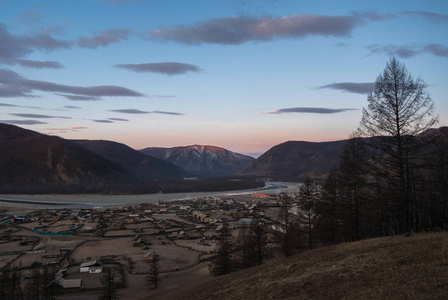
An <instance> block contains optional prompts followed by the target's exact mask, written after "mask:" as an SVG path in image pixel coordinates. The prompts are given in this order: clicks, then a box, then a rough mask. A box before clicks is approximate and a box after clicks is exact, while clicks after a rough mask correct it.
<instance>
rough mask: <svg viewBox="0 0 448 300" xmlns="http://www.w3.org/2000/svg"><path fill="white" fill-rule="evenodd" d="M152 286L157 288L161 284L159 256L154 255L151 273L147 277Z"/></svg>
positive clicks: (150, 264)
mask: <svg viewBox="0 0 448 300" xmlns="http://www.w3.org/2000/svg"><path fill="white" fill-rule="evenodd" d="M147 280H148V283H149V285H150V286H154V288H157V287H158V285H159V283H160V265H159V256H158V255H157V254H156V253H154V255H153V258H152V260H151V261H150V262H149V273H148V277H147Z"/></svg>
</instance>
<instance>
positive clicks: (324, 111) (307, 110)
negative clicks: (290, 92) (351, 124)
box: [260, 107, 357, 115]
mask: <svg viewBox="0 0 448 300" xmlns="http://www.w3.org/2000/svg"><path fill="white" fill-rule="evenodd" d="M350 110H357V109H355V108H336V109H333V108H322V107H292V108H282V109H279V110H275V111H267V112H260V114H276V115H278V114H285V113H309V114H336V113H341V112H346V111H350Z"/></svg>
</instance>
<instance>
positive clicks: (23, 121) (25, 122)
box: [0, 120, 48, 125]
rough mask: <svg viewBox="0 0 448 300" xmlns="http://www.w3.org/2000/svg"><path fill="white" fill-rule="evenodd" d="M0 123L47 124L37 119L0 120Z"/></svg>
mask: <svg viewBox="0 0 448 300" xmlns="http://www.w3.org/2000/svg"><path fill="white" fill-rule="evenodd" d="M0 123H6V124H13V125H39V124H48V123H45V122H41V121H37V120H0Z"/></svg>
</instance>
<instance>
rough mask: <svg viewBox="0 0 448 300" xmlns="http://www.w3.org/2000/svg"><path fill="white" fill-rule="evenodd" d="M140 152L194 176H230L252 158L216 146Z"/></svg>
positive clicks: (151, 149) (152, 148)
mask: <svg viewBox="0 0 448 300" xmlns="http://www.w3.org/2000/svg"><path fill="white" fill-rule="evenodd" d="M140 152H142V153H144V154H147V155H150V156H154V157H157V158H160V159H163V160H166V161H168V162H170V163H172V164H174V165H176V166H179V167H181V168H183V169H184V170H186V171H188V172H189V173H192V174H194V175H196V176H230V175H234V174H236V173H237V172H239V171H240V170H241V169H242V168H244V167H245V166H246V165H247V164H248V163H250V162H252V161H253V160H254V158H253V157H250V156H247V155H243V154H239V153H235V152H232V151H229V150H227V149H224V148H221V147H216V146H204V145H191V146H183V147H174V148H160V147H149V148H145V149H142V150H140Z"/></svg>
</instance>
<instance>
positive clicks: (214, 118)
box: [0, 0, 448, 156]
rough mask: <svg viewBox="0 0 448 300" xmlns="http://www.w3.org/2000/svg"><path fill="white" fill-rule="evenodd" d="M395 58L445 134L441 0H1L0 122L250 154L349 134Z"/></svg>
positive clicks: (447, 66)
mask: <svg viewBox="0 0 448 300" xmlns="http://www.w3.org/2000/svg"><path fill="white" fill-rule="evenodd" d="M392 57H396V58H397V59H398V60H399V61H400V62H402V63H404V64H405V65H406V67H407V69H408V70H409V71H410V73H411V74H412V75H413V76H414V77H415V78H418V77H420V78H421V79H423V80H424V81H425V82H426V83H427V85H428V87H427V91H428V92H429V93H430V95H431V97H432V99H433V101H434V103H435V106H436V114H438V115H439V119H440V121H439V123H438V124H437V127H439V126H447V125H448V1H446V0H428V1H424V0H420V1H414V0H393V1H390V0H388V1H384V0H376V1H359V0H353V1H345V0H340V1H333V0H328V1H319V0H314V1H311V0H303V1H298V0H292V1H288V0H192V1H182V0H178V1H175V0H82V1H79V0H78V1H74V0H73V1H68V0H60V1H56V0H51V1H50V0H46V1H43V0H32V1H31V0H30V1H22V0H0V122H3V123H9V124H14V125H17V126H20V127H23V128H26V129H31V130H34V131H37V132H40V133H44V134H48V135H57V136H60V137H63V138H67V139H102V140H112V141H116V142H120V143H124V144H126V145H128V146H130V147H132V148H134V149H137V150H138V149H143V148H146V147H174V146H186V145H193V144H201V145H214V146H220V147H224V148H226V149H229V150H231V151H235V152H239V153H245V154H251V155H254V156H257V155H259V154H260V153H263V152H265V151H267V150H268V149H270V148H271V147H273V146H275V145H277V144H279V143H282V142H285V141H289V140H301V141H313V142H319V141H332V140H340V139H346V138H348V137H349V135H350V134H351V133H352V132H353V131H354V130H356V128H357V127H358V124H359V121H360V120H361V116H362V108H363V107H367V104H368V103H367V95H368V93H369V91H371V90H372V89H373V87H374V82H375V79H376V78H377V76H378V75H380V74H381V73H382V71H383V70H384V68H385V66H386V63H387V62H388V61H389V60H390V59H391V58H392Z"/></svg>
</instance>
